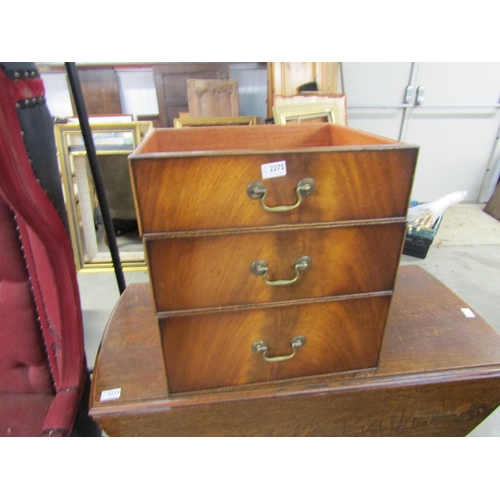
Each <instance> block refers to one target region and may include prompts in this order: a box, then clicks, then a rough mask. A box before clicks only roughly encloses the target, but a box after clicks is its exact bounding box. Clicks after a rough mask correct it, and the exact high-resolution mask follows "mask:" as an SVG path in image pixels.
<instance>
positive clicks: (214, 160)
mask: <svg viewBox="0 0 500 500" xmlns="http://www.w3.org/2000/svg"><path fill="white" fill-rule="evenodd" d="M309 127H312V128H313V129H316V126H314V125H306V126H305V128H306V129H307V128H309ZM200 128H203V129H204V131H205V134H202V135H201V136H200V137H201V138H203V140H209V139H210V140H211V141H213V144H212V142H211V144H212V149H210V150H208V151H206V150H203V154H201V153H200V152H198V153H196V154H195V153H190V151H192V150H188V151H187V152H184V153H182V152H181V153H176V154H170V155H168V154H159V155H157V154H155V153H142V152H141V151H142V150H138V151H139V152H136V153H134V154H133V155H131V156H130V157H129V158H130V165H131V172H132V179H133V185H134V186H133V187H134V192H135V195H136V205H137V211H138V214H139V219H140V224H141V229H142V232H143V233H150V232H168V231H184V230H200V229H213V228H216V229H220V228H242V227H243V228H245V227H263V226H276V225H287V224H297V223H315V222H330V221H349V220H362V219H381V218H402V219H403V218H405V216H406V210H407V208H408V193H409V191H410V188H411V184H412V182H413V175H414V169H415V163H416V157H417V148H411V147H408V146H397V145H387V144H385V145H379V146H364V147H360V148H358V149H356V148H355V147H354V148H352V147H351V148H346V147H338V148H337V147H329V148H325V147H323V148H319V149H320V150H321V149H322V150H321V151H320V150H318V151H308V150H307V147H308V146H307V147H306V146H304V147H306V149H305V150H304V149H302V150H300V148H301V147H302V146H301V145H300V140H299V139H297V142H295V143H293V147H292V145H291V144H288V141H290V140H291V139H294V138H295V136H294V134H285V136H284V138H285V139H286V140H287V142H286V143H285V141H284V140H283V145H281V144H279V141H277V143H276V144H273V145H272V149H274V150H276V149H279V148H280V147H283V148H285V147H287V148H288V149H287V150H283V151H271V152H264V151H265V146H266V145H268V146H269V141H270V139H272V138H273V137H274V136H275V134H276V132H274V130H275V129H284V128H286V127H278V126H275V127H269V126H265V125H258V126H255V127H200ZM220 128H222V129H233V128H236V129H238V130H240V131H241V130H243V129H248V130H250V129H257V130H259V131H261V133H260V136H258V137H255V138H253V141H255V144H253V142H252V141H250V139H251V138H250V137H248V139H249V144H246V143H243V144H240V141H241V137H240V135H234V134H229V133H228V134H227V135H229V136H230V138H231V137H234V141H235V144H233V145H232V150H229V152H227V151H226V152H224V151H223V150H220V149H217V150H215V148H220V147H221V144H220V143H219V142H217V141H219V135H220V134H223V132H221V131H217V132H216V134H213V137H212V134H211V133H209V131H211V130H212V129H220ZM303 128H304V127H299V126H297V127H288V130H291V129H300V130H302V129H303ZM196 129H198V128H197V127H196ZM191 131H193V132H197V130H195V129H177V130H169V131H168V132H180V133H184V132H188V133H189V132H191ZM268 131H273V133H272V134H271V133H263V132H268ZM319 131H321V129H320V130H318V132H319ZM162 132H164V131H163V130H159V131H155V133H158V134H161V133H162ZM343 133H345V131H343ZM303 134H305V133H303ZM241 136H242V137H243V138H244V139H246V138H247V134H245V133H241ZM277 137H281V135H279V136H277ZM189 138H190V136H189V135H186V137H185V139H184V140H180V141H179V143H177V142H174V143H173V144H170V143H169V144H168V145H163V144H157V146H158V148H160V149H161V148H162V147H165V148H167V147H168V148H170V147H171V148H172V149H173V148H176V150H177V149H179V148H180V147H181V146H182V145H186V147H191V148H193V147H194V145H197V144H196V141H195V140H193V143H194V145H193V144H192V143H191V142H189ZM154 139H155V134H153V135H152V136H151V138H150V141H151V143H153V144H154V143H155V142H161V136H160V137H159V138H158V139H157V140H156V141H155V140H154ZM180 139H182V138H180ZM186 139H187V141H186ZM302 139H303V140H304V142H305V143H306V144H309V143H314V141H311V140H307V141H305V138H302ZM322 139H323V138H322ZM355 139H356V138H354V139H353V142H355ZM221 140H222V139H221ZM259 140H260V142H259ZM200 141H201V139H200ZM318 143H319V144H322V141H318ZM346 143H347V141H346ZM223 145H227V146H228V147H229V145H230V143H229V142H228V139H227V138H226V142H225V144H223ZM238 146H239V147H246V148H247V149H245V150H240V151H236V152H235V151H234V149H235V148H237V147H238ZM200 147H210V146H209V144H205V143H203V144H200ZM250 147H252V148H255V149H250ZM151 149H155V148H151ZM281 161H285V162H286V168H287V174H286V175H285V176H282V177H277V178H271V179H265V180H262V173H261V165H263V164H267V163H273V162H281ZM306 178H311V179H313V180H314V182H315V184H316V187H315V190H314V192H313V193H312V194H311V195H309V196H303V199H302V202H301V205H300V206H299V207H298V208H296V209H293V210H291V211H287V212H279V213H274V212H268V211H266V210H265V209H264V208H263V207H262V205H261V200H260V199H252V198H250V197H249V196H248V194H247V187H248V186H249V184H250V183H252V182H254V181H261V182H262V183H263V184H264V186H265V189H266V191H267V196H266V199H265V204H266V206H268V207H272V208H274V207H277V206H291V205H294V204H295V203H296V202H297V201H298V197H297V193H296V189H297V185H298V183H299V182H300V181H301V180H303V179H306Z"/></svg>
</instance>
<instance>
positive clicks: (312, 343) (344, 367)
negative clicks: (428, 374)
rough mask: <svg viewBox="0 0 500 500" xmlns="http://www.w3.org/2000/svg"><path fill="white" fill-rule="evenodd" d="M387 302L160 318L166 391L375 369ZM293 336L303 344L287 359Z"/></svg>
mask: <svg viewBox="0 0 500 500" xmlns="http://www.w3.org/2000/svg"><path fill="white" fill-rule="evenodd" d="M390 301H391V295H381V296H374V297H365V298H356V299H349V300H334V301H330V302H323V303H314V304H302V305H299V306H285V307H264V308H258V309H250V310H238V311H233V312H224V313H218V312H215V313H211V314H195V315H188V316H179V317H170V318H166V319H161V320H160V323H159V324H160V332H161V339H162V349H163V355H164V359H165V367H166V372H167V383H168V387H169V392H170V393H181V392H188V391H197V390H204V389H216V388H222V387H230V386H241V385H243V384H253V383H262V382H272V381H278V380H286V379H294V378H298V377H307V376H312V375H322V374H336V373H343V372H349V371H354V370H366V369H376V368H377V363H378V358H379V352H380V348H381V343H382V337H383V332H384V328H385V322H386V318H387V314H388V310H389V305H390ZM296 337H299V339H302V346H300V347H296V348H295V354H294V355H293V357H290V356H291V354H293V353H294V349H293V348H292V347H291V345H292V341H293V339H295V338H296ZM304 338H305V343H304V340H303V339H304ZM256 343H257V344H256ZM262 343H265V344H266V346H267V351H265V352H264V351H263V350H262V345H263V344H262ZM254 345H257V346H260V350H259V347H253V346H254ZM265 357H266V358H269V359H270V361H266V359H264V358H265ZM276 358H278V359H276ZM280 358H288V359H281V360H280Z"/></svg>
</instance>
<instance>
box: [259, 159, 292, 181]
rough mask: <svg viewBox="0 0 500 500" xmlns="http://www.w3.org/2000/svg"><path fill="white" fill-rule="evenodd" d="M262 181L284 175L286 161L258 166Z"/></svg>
mask: <svg viewBox="0 0 500 500" xmlns="http://www.w3.org/2000/svg"><path fill="white" fill-rule="evenodd" d="M260 169H261V171H262V178H263V179H271V178H272V177H282V176H284V175H286V161H275V162H274V163H263V164H262V165H261V166H260Z"/></svg>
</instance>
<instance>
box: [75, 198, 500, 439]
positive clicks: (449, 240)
mask: <svg viewBox="0 0 500 500" xmlns="http://www.w3.org/2000/svg"><path fill="white" fill-rule="evenodd" d="M483 207H484V205H482V204H460V205H455V206H453V207H450V208H449V209H448V210H447V211H446V212H445V214H444V217H443V221H442V223H441V226H440V228H439V230H438V233H437V235H436V238H435V239H434V242H433V244H432V246H431V248H430V249H429V253H428V254H427V257H426V258H425V259H418V258H416V257H410V256H407V255H403V257H402V260H401V265H407V264H417V265H419V266H422V267H423V268H424V269H426V270H427V271H428V272H429V273H431V274H432V275H434V276H435V277H436V278H438V279H439V280H440V281H441V282H442V283H444V284H445V285H447V286H448V287H449V288H450V289H451V290H453V291H454V292H455V293H456V294H457V295H459V296H460V297H461V298H462V299H464V300H465V302H467V303H468V305H469V306H470V308H471V309H472V310H473V311H475V312H476V313H478V314H479V315H480V316H482V317H483V318H484V319H485V320H486V321H488V322H489V323H490V324H491V325H492V326H493V327H494V328H495V330H496V331H497V332H500V307H499V305H500V221H497V220H496V219H494V218H493V217H490V216H489V215H487V214H485V213H484V212H483V211H482V210H483ZM125 280H126V283H127V285H128V284H130V283H134V282H143V281H148V275H147V272H126V273H125ZM78 282H79V285H80V293H81V301H82V309H83V321H84V327H85V347H86V352H87V359H88V363H89V366H90V367H93V365H94V360H95V357H96V354H97V350H98V347H99V343H100V341H101V336H102V333H103V331H104V328H105V326H106V322H107V320H108V318H109V316H110V314H111V312H112V310H113V307H114V306H115V304H116V302H117V300H118V298H119V292H118V287H117V284H116V280H115V276H114V274H113V273H112V272H104V273H99V274H84V273H79V275H78ZM499 334H500V333H499ZM469 436H474V437H480V436H482V437H488V436H500V408H499V409H497V410H496V411H495V412H494V413H493V414H492V415H490V416H489V417H488V418H487V419H486V420H485V421H484V422H482V423H481V424H480V425H479V426H478V427H477V428H476V429H475V430H474V431H472V432H471V433H470V434H469Z"/></svg>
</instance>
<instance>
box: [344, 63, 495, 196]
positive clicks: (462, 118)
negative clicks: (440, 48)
mask: <svg viewBox="0 0 500 500" xmlns="http://www.w3.org/2000/svg"><path fill="white" fill-rule="evenodd" d="M341 75H342V78H341V81H343V85H344V87H343V91H344V92H345V93H346V94H347V104H348V117H349V126H351V127H355V128H361V129H363V130H366V131H368V132H372V133H375V134H379V135H384V136H387V137H391V138H394V139H400V140H403V141H405V142H409V143H412V144H416V145H418V146H420V153H419V158H418V164H417V172H416V176H415V181H414V187H413V193H412V197H413V198H414V199H417V200H420V201H430V200H434V199H436V198H439V197H441V196H444V195H446V194H448V193H450V192H453V191H462V190H466V191H467V192H468V195H467V200H468V201H487V200H488V199H489V197H490V196H491V193H492V192H493V190H494V188H495V186H496V182H497V180H498V174H499V172H498V167H499V161H500V148H499V147H498V142H499V141H498V133H499V129H500V107H499V97H500V63H495V62H492V63H446V62H442V63H425V62H421V63H362V62H351V63H349V62H346V63H342V72H341ZM408 86H412V87H413V93H411V92H410V93H409V97H410V98H409V100H408V102H406V101H405V95H406V89H407V87H408ZM419 87H425V93H424V98H423V100H422V103H421V105H419V104H418V99H417V89H418V88H419ZM420 95H421V94H420ZM405 106H407V107H405Z"/></svg>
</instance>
